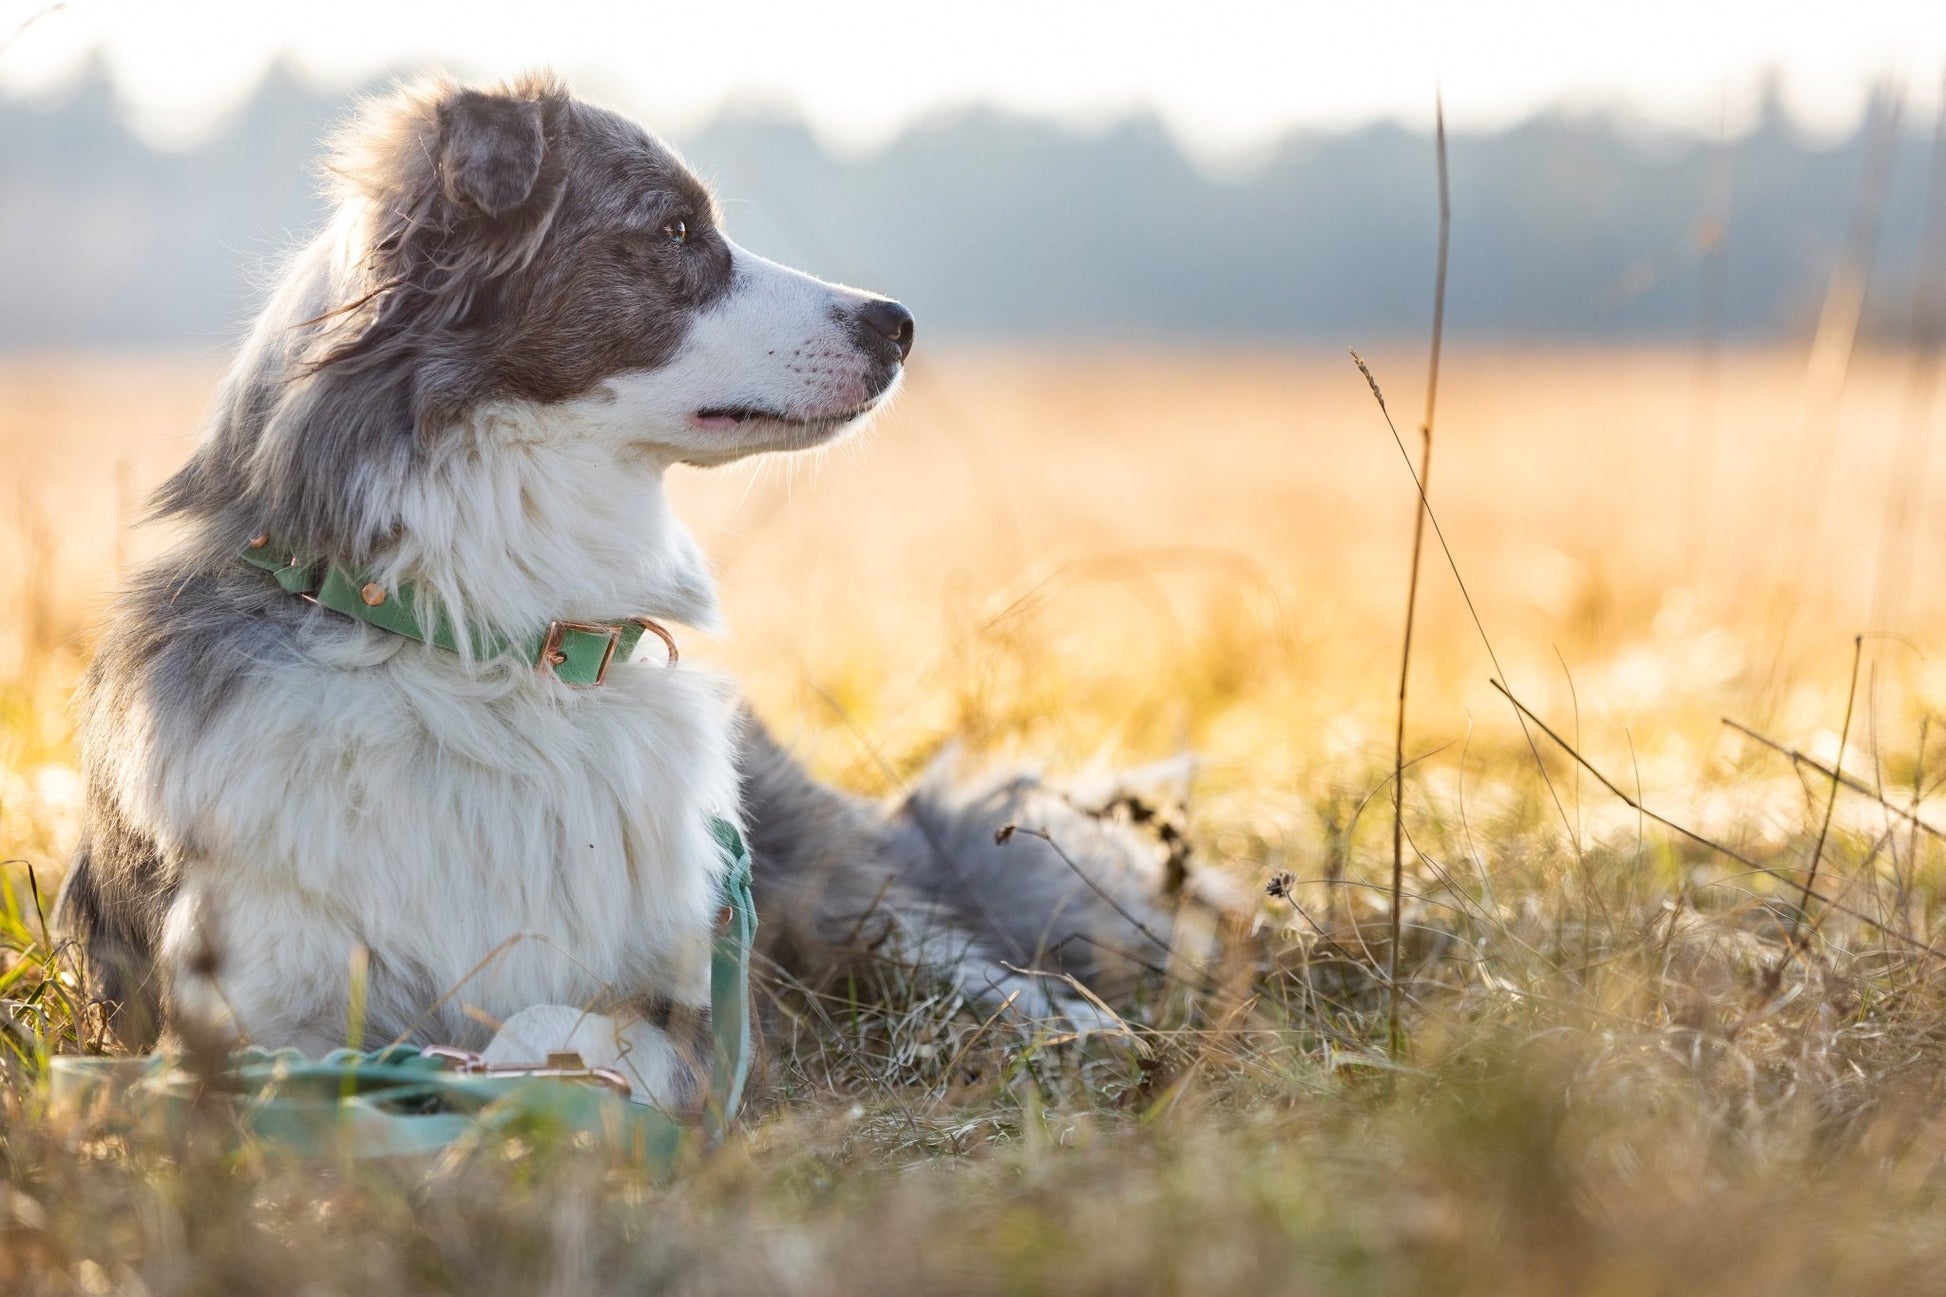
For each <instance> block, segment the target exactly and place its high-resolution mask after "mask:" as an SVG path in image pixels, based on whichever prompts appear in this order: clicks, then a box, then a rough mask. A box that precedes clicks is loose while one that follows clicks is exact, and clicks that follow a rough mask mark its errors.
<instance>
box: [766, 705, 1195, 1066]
mask: <svg viewBox="0 0 1946 1297" xmlns="http://www.w3.org/2000/svg"><path fill="white" fill-rule="evenodd" d="M740 764H741V772H742V778H743V802H744V814H745V817H746V820H747V823H748V833H749V838H750V844H751V854H752V858H753V860H754V862H755V890H756V894H757V906H758V910H759V917H760V923H759V928H758V934H759V935H758V944H759V955H760V956H761V957H762V958H763V959H764V960H765V962H766V963H767V964H768V965H769V966H770V967H771V969H772V970H773V971H774V972H775V973H776V974H778V975H779V976H780V977H781V978H782V979H784V980H788V981H796V982H801V983H804V984H807V985H810V986H813V987H816V986H820V985H827V984H829V983H831V982H832V981H833V980H834V979H835V978H836V977H838V976H843V975H846V974H856V973H858V972H859V971H861V969H863V968H864V967H866V966H868V965H869V966H875V967H878V968H883V967H885V966H887V965H890V966H893V967H903V968H908V969H912V970H915V971H918V972H920V973H922V974H928V975H933V976H937V977H940V978H942V979H944V980H945V981H947V982H949V983H951V984H952V985H953V986H954V987H955V988H956V989H957V990H958V991H959V992H960V993H961V994H962V995H964V996H965V997H966V998H967V1000H968V1001H969V1002H971V1003H972V1004H973V1005H974V1006H976V1007H977V1008H979V1009H981V1010H983V1011H987V1012H998V1011H1000V1010H1001V1009H1003V1008H1004V1009H1006V1010H1007V1011H1008V1012H1010V1013H1012V1014H1014V1015H1016V1016H1019V1017H1024V1018H1030V1019H1034V1018H1045V1019H1054V1020H1065V1022H1066V1023H1067V1024H1068V1025H1069V1026H1071V1027H1073V1028H1074V1029H1076V1030H1082V1031H1087V1030H1103V1029H1110V1028H1113V1027H1114V1026H1115V1025H1116V1023H1115V1020H1114V1016H1113V1014H1112V1013H1111V1012H1109V1011H1107V1010H1105V1009H1104V1008H1103V1007H1100V1005H1099V1003H1098V1001H1102V1002H1114V1001H1118V1000H1120V999H1122V998H1123V997H1125V996H1126V995H1127V994H1128V992H1129V991H1130V990H1131V989H1132V988H1133V985H1134V984H1135V982H1137V981H1138V980H1139V979H1141V978H1143V977H1145V976H1147V975H1150V974H1161V973H1163V972H1165V971H1166V969H1167V967H1168V964H1169V961H1170V950H1169V945H1168V942H1169V930H1170V919H1169V914H1168V911H1167V909H1166V908H1165V907H1164V905H1163V904H1162V903H1161V897H1162V895H1163V892H1164V890H1165V887H1166V886H1167V884H1168V882H1169V881H1170V880H1169V874H1170V871H1171V869H1172V867H1174V868H1176V869H1178V870H1179V868H1180V860H1179V859H1178V858H1177V853H1176V852H1173V851H1168V852H1166V854H1167V855H1168V857H1169V859H1168V860H1167V861H1166V862H1165V860H1163V859H1162V857H1163V856H1164V855H1165V849H1163V848H1159V847H1158V843H1157V841H1156V840H1155V838H1153V837H1151V836H1149V835H1146V834H1145V833H1144V832H1142V831H1141V830H1139V829H1138V828H1137V827H1135V826H1133V825H1132V824H1130V823H1129V822H1127V819H1126V817H1125V816H1122V817H1118V816H1111V815H1109V814H1107V813H1106V811H1107V809H1108V808H1107V805H1106V802H1108V801H1113V800H1115V799H1116V798H1118V797H1122V796H1124V793H1123V792H1122V790H1121V789H1120V787H1119V786H1117V787H1116V788H1112V789H1111V788H1103V789H1096V790H1091V792H1092V795H1091V796H1088V797H1080V796H1075V795H1070V794H1067V793H1064V792H1062V791H1060V790H1057V789H1055V788H1053V787H1051V786H1049V785H1048V784H1046V783H1043V782H1042V781H1041V780H1040V779H1039V778H1037V777H1035V776H1033V775H1029V774H1022V773H1013V774H1009V775H1006V776H1002V777H997V778H988V779H984V780H980V781H976V782H972V783H960V782H957V781H956V780H955V779H954V770H953V766H954V764H955V763H954V762H953V760H952V758H951V757H950V756H948V757H945V758H942V759H941V760H939V761H936V762H934V764H933V767H932V768H931V769H930V770H928V771H927V772H926V774H925V775H924V776H923V777H922V778H921V779H920V780H919V781H918V783H917V784H916V785H915V787H914V788H913V789H912V790H911V791H910V793H909V794H907V795H906V796H905V797H904V799H903V800H902V801H900V802H898V803H897V804H896V805H894V806H892V807H890V808H889V809H888V808H883V807H880V806H878V805H875V804H873V803H871V802H868V801H866V800H864V799H862V798H858V797H854V796H851V795H849V794H846V793H843V792H840V791H839V790H837V789H834V788H831V787H829V786H828V785H825V784H822V783H819V782H818V781H817V780H815V779H813V778H812V777H811V776H810V774H809V773H808V772H806V771H805V770H804V768H803V767H802V766H801V765H799V764H798V762H797V761H796V760H794V759H793V758H792V757H791V755H790V754H789V753H788V752H786V751H785V750H784V749H783V748H782V747H781V746H780V745H779V744H778V743H777V742H776V740H775V739H773V738H772V737H771V735H770V734H769V732H768V731H766V730H765V729H764V727H763V725H762V723H761V722H759V721H757V720H756V719H755V718H750V719H749V721H748V723H747V726H746V729H745V736H744V747H743V753H742V760H741V763H740ZM1177 881H1180V878H1179V875H1178V878H1177ZM1070 979H1072V980H1070ZM1077 984H1078V986H1077ZM1080 987H1085V988H1087V993H1086V994H1084V993H1082V991H1081V990H1080V989H1079V988H1080Z"/></svg>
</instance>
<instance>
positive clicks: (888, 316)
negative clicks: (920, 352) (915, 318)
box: [858, 297, 912, 360]
mask: <svg viewBox="0 0 1946 1297" xmlns="http://www.w3.org/2000/svg"><path fill="white" fill-rule="evenodd" d="M858 318H859V319H860V320H863V321H864V322H865V326H866V327H867V328H869V329H870V330H871V331H872V332H873V333H876V334H878V335H879V336H880V337H881V338H884V339H886V340H887V341H889V342H890V343H891V344H892V345H893V346H895V347H897V348H898V349H899V359H900V360H904V359H905V358H906V357H907V356H910V355H911V354H912V312H911V311H908V310H906V309H905V307H903V306H901V305H899V304H898V303H897V302H894V301H892V300H891V299H890V298H884V297H876V298H873V299H872V300H871V301H869V302H867V303H865V304H864V305H863V306H861V307H859V308H858Z"/></svg>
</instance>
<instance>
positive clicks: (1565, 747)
mask: <svg viewBox="0 0 1946 1297" xmlns="http://www.w3.org/2000/svg"><path fill="white" fill-rule="evenodd" d="M1487 683H1488V684H1490V685H1492V686H1493V687H1494V688H1495V689H1497V690H1499V691H1500V693H1501V695H1502V696H1503V697H1505V698H1506V700H1507V701H1508V702H1510V703H1512V704H1513V705H1514V707H1515V708H1516V709H1518V710H1519V711H1520V713H1521V715H1523V716H1525V717H1526V718H1527V719H1528V720H1530V721H1532V722H1533V723H1534V725H1535V727H1536V728H1537V729H1539V730H1540V732H1541V733H1543V734H1545V735H1547V737H1548V738H1550V739H1552V740H1554V742H1555V744H1556V745H1557V746H1558V747H1559V748H1560V749H1561V751H1563V752H1565V753H1567V754H1568V755H1569V756H1570V757H1572V758H1574V760H1575V763H1576V764H1578V765H1579V766H1580V767H1581V768H1582V769H1583V770H1586V771H1587V772H1588V773H1589V774H1590V775H1592V776H1594V779H1595V782H1596V783H1598V784H1600V785H1601V786H1602V787H1603V788H1606V789H1607V790H1608V791H1609V792H1611V793H1613V794H1614V795H1615V796H1616V797H1619V798H1620V799H1621V800H1622V804H1623V805H1625V806H1627V807H1628V808H1629V809H1630V810H1633V811H1638V812H1640V813H1641V814H1643V815H1646V816H1648V817H1649V818H1650V819H1652V820H1654V821H1655V822H1656V823H1657V824H1660V825H1661V826H1662V827H1663V828H1665V829H1668V830H1670V831H1672V832H1674V833H1679V834H1681V835H1682V836H1683V837H1685V838H1688V839H1689V840H1690V841H1691V842H1694V843H1695V844H1696V845H1698V846H1700V847H1707V848H1708V849H1709V850H1711V851H1714V852H1715V853H1716V854H1717V855H1719V856H1722V857H1724V858H1725V859H1727V860H1734V861H1736V862H1737V863H1738V864H1740V865H1743V866H1744V867H1745V868H1748V869H1754V870H1755V871H1757V872H1758V873H1760V874H1768V875H1770V877H1772V878H1775V879H1778V880H1780V881H1782V882H1786V883H1789V884H1790V885H1791V886H1792V887H1796V886H1797V885H1798V884H1797V880H1796V879H1794V878H1792V877H1791V876H1790V873H1789V871H1788V870H1785V869H1780V868H1779V867H1777V866H1776V865H1766V864H1764V863H1763V862H1762V861H1760V860H1755V859H1752V858H1751V857H1749V856H1746V855H1744V854H1743V853H1742V852H1741V851H1738V850H1737V849H1736V848H1735V847H1727V846H1724V845H1723V844H1722V843H1721V842H1718V841H1716V840H1715V839H1713V838H1707V837H1704V836H1703V835H1702V834H1700V833H1698V832H1696V831H1695V830H1694V829H1691V828H1687V827H1685V826H1683V825H1681V824H1678V823H1676V821H1674V820H1672V819H1670V818H1669V817H1668V816H1666V815H1661V814H1658V813H1657V812H1655V811H1652V810H1650V809H1649V808H1648V807H1647V806H1645V805H1643V804H1642V803H1641V802H1640V801H1638V800H1637V799H1636V798H1633V797H1630V796H1629V795H1628V794H1627V793H1625V792H1623V791H1622V790H1621V788H1620V787H1619V786H1618V785H1617V784H1616V783H1615V781H1614V780H1612V779H1610V778H1609V777H1608V776H1607V775H1604V774H1603V773H1602V772H1601V771H1600V770H1598V769H1596V768H1595V766H1594V764H1593V763H1592V762H1590V761H1589V760H1588V758H1586V757H1584V756H1582V755H1581V753H1580V752H1579V751H1578V750H1577V749H1576V748H1575V746H1574V745H1573V744H1571V743H1569V742H1568V741H1567V740H1566V739H1564V738H1562V737H1561V736H1560V735H1559V734H1557V733H1555V732H1554V730H1553V729H1551V728H1550V727H1549V726H1548V724H1547V722H1546V721H1544V720H1542V719H1541V718H1540V717H1538V716H1536V715H1535V714H1534V713H1533V712H1532V711H1530V710H1529V709H1528V707H1527V704H1526V703H1523V702H1521V701H1520V699H1518V698H1516V697H1514V696H1513V694H1512V692H1510V691H1509V690H1508V688H1507V686H1506V685H1504V684H1501V683H1500V681H1498V680H1489V681H1487ZM1806 895H1807V896H1808V897H1809V898H1810V899H1811V900H1814V901H1817V902H1819V903H1820V904H1822V905H1823V906H1824V907H1825V908H1826V909H1829V910H1836V911H1837V912H1838V913H1840V914H1844V915H1849V916H1850V917H1851V918H1854V919H1857V920H1858V921H1859V922H1861V923H1867V924H1870V925H1871V926H1872V927H1874V928H1876V929H1878V931H1880V932H1882V933H1884V934H1885V935H1886V936H1888V937H1891V938H1892V939H1893V940H1894V941H1898V942H1902V943H1903V944H1905V945H1907V946H1910V947H1912V948H1913V949H1914V950H1917V951H1919V952H1921V953H1922V954H1927V955H1931V956H1932V957H1933V958H1935V959H1946V950H1941V949H1940V948H1939V947H1937V946H1931V945H1928V944H1926V943H1925V942H1923V941H1921V940H1919V939H1918V938H1917V937H1913V936H1908V935H1907V934H1905V933H1903V932H1900V931H1899V930H1898V929H1897V928H1894V927H1891V926H1889V925H1887V924H1885V923H1883V922H1881V921H1880V920H1878V919H1875V918H1873V917H1872V916H1871V915H1869V914H1867V913H1865V912H1864V911H1863V910H1859V909H1854V908H1852V907H1851V906H1848V905H1844V904H1841V903H1840V902H1838V901H1837V900H1835V899H1833V898H1832V897H1829V896H1826V895H1824V894H1823V893H1821V892H1817V891H1811V890H1808V889H1807V890H1806Z"/></svg>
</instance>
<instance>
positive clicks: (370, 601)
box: [242, 536, 677, 685]
mask: <svg viewBox="0 0 1946 1297" xmlns="http://www.w3.org/2000/svg"><path fill="white" fill-rule="evenodd" d="M242 557H243V561H244V562H245V563H248V564H249V565H250V566H251V567H254V568H258V569H260V570H262V571H265V572H268V573H270V574H271V575H272V576H273V577H275V578H276V579H277V584H278V585H279V586H281V587H283V588H284V590H286V591H287V592H289V593H291V594H294V595H297V596H299V597H301V598H304V599H308V600H310V601H311V602H312V603H316V604H321V605H323V606H324V607H326V608H329V609H331V610H332V611H333V612H337V613H342V614H344V615H345V616H347V617H350V618H353V619H354V620H357V621H362V622H364V623H365V624H366V625H367V626H376V627H377V628H378V629H380V630H383V631H390V632H391V633H392V634H394V635H402V636H404V637H405V638H407V639H414V640H418V641H420V642H421V643H423V644H431V645H434V646H435V647H437V648H443V649H447V650H449V651H451V652H454V653H458V652H461V651H462V637H461V636H460V635H459V634H457V633H456V632H455V631H454V630H453V628H452V627H451V626H450V625H448V624H447V622H446V620H445V619H444V618H443V617H438V616H432V617H427V618H423V619H422V618H421V617H420V615H419V608H420V606H421V604H420V600H419V598H418V592H417V591H415V590H414V589H413V588H412V586H411V585H410V584H409V583H401V584H400V585H399V586H398V588H397V589H394V590H387V589H385V588H384V587H383V586H381V585H379V584H378V583H377V582H375V581H371V580H366V579H362V578H361V576H360V574H358V573H355V572H352V571H350V570H348V569H347V568H345V567H344V566H343V565H341V564H339V563H335V562H332V561H330V560H326V559H319V558H307V557H305V556H304V555H301V554H294V553H292V552H291V551H290V550H289V549H288V548H287V547H284V546H280V545H277V544H274V543H273V542H272V541H271V540H270V538H269V537H268V536H258V537H256V538H255V539H253V540H251V541H250V543H249V544H248V545H246V546H245V547H244V549H243V554H242ZM651 634H652V635H654V636H655V637H656V638H657V639H660V640H661V641H662V643H663V645H664V646H665V647H666V648H667V649H668V650H669V656H668V660H667V662H666V663H665V665H667V666H671V667H673V666H675V665H676V659H677V653H676V640H675V637H674V636H673V635H671V634H670V633H669V632H668V630H666V629H665V628H664V627H663V626H662V625H661V624H660V623H658V622H655V621H652V620H650V619H649V618H647V617H629V618H626V619H624V620H622V621H619V622H588V621H566V620H557V621H553V622H550V623H549V624H548V627H547V630H546V631H545V632H543V633H542V634H540V635H534V636H528V637H527V638H525V639H507V638H505V637H503V636H499V635H491V634H470V635H467V636H465V637H464V651H466V652H469V653H470V654H471V655H472V656H473V657H476V658H497V657H510V658H515V659H518V660H519V661H522V662H525V663H528V664H530V665H532V666H535V667H538V668H539V669H540V670H541V671H543V672H546V673H548V674H551V675H552V676H553V677H554V678H555V679H556V680H559V681H561V682H562V683H563V684H570V685H598V684H601V683H603V682H604V681H606V680H607V679H608V668H609V665H610V664H611V663H613V662H614V660H615V659H616V658H617V657H620V658H622V659H623V660H624V661H626V660H627V658H628V656H629V654H631V653H633V652H634V651H635V646H636V645H637V644H639V643H641V641H642V637H643V636H644V635H651Z"/></svg>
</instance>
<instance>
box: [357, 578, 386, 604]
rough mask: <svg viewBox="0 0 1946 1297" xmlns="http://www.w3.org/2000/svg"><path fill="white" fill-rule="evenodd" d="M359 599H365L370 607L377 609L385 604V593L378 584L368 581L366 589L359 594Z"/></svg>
mask: <svg viewBox="0 0 1946 1297" xmlns="http://www.w3.org/2000/svg"><path fill="white" fill-rule="evenodd" d="M358 597H359V598H360V599H363V600H364V601H365V603H366V605H367V606H368V607H372V608H376V607H378V606H379V605H380V604H382V603H384V602H385V591H384V590H383V589H381V588H380V587H379V584H378V582H376V581H368V582H366V583H365V588H364V589H362V590H360V591H359V592H358Z"/></svg>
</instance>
